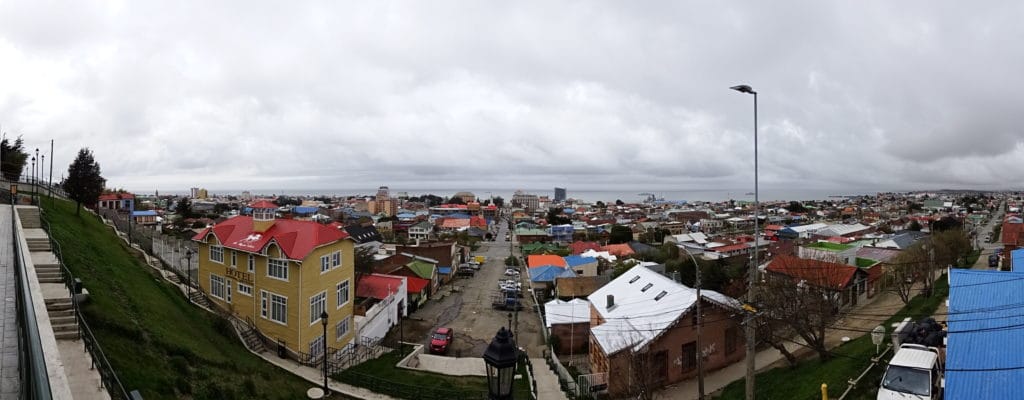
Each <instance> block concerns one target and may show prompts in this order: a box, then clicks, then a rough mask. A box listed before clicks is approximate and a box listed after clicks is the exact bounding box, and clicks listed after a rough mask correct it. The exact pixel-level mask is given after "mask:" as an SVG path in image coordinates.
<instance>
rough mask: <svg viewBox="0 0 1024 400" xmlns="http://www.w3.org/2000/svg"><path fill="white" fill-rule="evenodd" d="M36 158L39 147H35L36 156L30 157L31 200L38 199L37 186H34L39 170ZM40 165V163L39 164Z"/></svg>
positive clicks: (37, 158) (37, 180) (37, 181)
mask: <svg viewBox="0 0 1024 400" xmlns="http://www.w3.org/2000/svg"><path fill="white" fill-rule="evenodd" d="M36 160H39V148H38V147H36V156H35V157H32V200H33V201H36V200H38V199H39V195H38V193H37V192H38V191H39V188H38V187H37V186H36V185H38V183H39V171H38V168H37V167H36V166H37V165H38V164H36ZM40 166H41V165H40Z"/></svg>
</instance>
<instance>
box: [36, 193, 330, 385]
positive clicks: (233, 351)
mask: <svg viewBox="0 0 1024 400" xmlns="http://www.w3.org/2000/svg"><path fill="white" fill-rule="evenodd" d="M42 203H43V209H44V213H45V219H46V220H47V221H49V223H50V224H51V232H52V235H53V236H54V239H56V240H57V241H58V242H59V243H60V246H61V248H62V251H63V254H64V262H65V263H66V264H67V265H68V268H69V269H70V270H71V272H72V273H73V274H74V275H75V277H76V278H79V279H81V280H82V282H83V286H85V288H86V289H88V290H89V293H90V300H89V302H88V303H86V304H85V305H84V306H83V312H84V314H85V315H86V321H87V322H89V324H90V326H91V327H92V330H93V333H94V334H95V336H96V339H97V340H98V341H99V343H100V345H101V346H102V347H103V350H104V352H105V353H106V355H107V358H108V359H109V360H110V363H111V364H112V365H113V367H114V369H115V371H116V372H117V374H118V376H119V378H120V379H121V382H122V384H123V385H124V387H125V389H126V390H128V391H131V390H139V391H140V392H141V393H142V395H143V397H144V398H145V399H146V400H154V399H181V398H186V399H187V398H194V399H249V398H258V399H297V398H304V397H305V391H306V389H307V388H309V387H311V386H312V385H311V384H309V383H308V382H306V381H304V380H301V379H299V378H297V377H295V376H294V375H292V374H290V373H288V372H286V371H284V370H282V369H279V368H277V367H275V366H273V365H270V364H267V363H266V362H264V361H263V360H261V359H260V358H258V357H256V356H254V355H252V354H251V353H249V352H248V351H247V350H246V349H245V347H243V346H242V344H241V342H239V341H238V340H237V339H236V337H235V336H234V333H233V331H231V327H230V324H228V323H227V322H226V321H223V320H220V319H219V318H216V317H214V316H212V315H210V314H209V313H206V312H204V311H201V310H200V309H198V308H196V307H194V306H191V305H190V304H189V303H188V301H187V300H186V299H185V297H184V296H183V295H182V294H181V292H180V291H178V289H177V288H175V287H174V286H173V285H171V284H169V283H167V282H165V281H164V280H162V279H160V278H159V277H158V276H157V275H156V274H155V272H153V271H152V269H151V268H149V267H147V266H146V265H145V263H144V262H143V261H141V260H139V259H137V258H136V257H134V256H133V255H132V253H130V252H129V251H128V248H127V245H126V244H125V243H124V242H123V241H122V240H120V239H118V238H117V236H116V235H115V234H114V232H113V231H112V230H111V228H109V227H107V226H105V225H103V224H102V222H101V221H100V220H99V218H98V217H96V216H95V215H93V214H90V213H87V212H85V211H83V212H82V214H81V216H76V215H75V205H74V203H71V202H66V201H61V200H57V201H56V202H54V204H53V205H52V206H51V204H50V201H49V199H46V200H44V201H43V202H42Z"/></svg>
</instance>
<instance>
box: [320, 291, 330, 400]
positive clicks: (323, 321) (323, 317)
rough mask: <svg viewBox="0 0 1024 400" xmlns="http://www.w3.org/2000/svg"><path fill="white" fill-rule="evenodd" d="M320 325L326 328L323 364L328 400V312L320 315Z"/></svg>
mask: <svg viewBox="0 0 1024 400" xmlns="http://www.w3.org/2000/svg"><path fill="white" fill-rule="evenodd" d="M320 324H321V325H323V327H324V340H323V342H324V354H323V362H324V398H327V394H328V393H330V391H329V390H328V389H327V311H326V310H325V311H322V312H321V313H320Z"/></svg>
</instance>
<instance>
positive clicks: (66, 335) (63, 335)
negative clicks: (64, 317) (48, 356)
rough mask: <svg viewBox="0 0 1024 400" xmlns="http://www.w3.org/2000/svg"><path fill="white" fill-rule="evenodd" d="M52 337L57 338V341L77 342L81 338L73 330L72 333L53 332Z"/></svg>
mask: <svg viewBox="0 0 1024 400" xmlns="http://www.w3.org/2000/svg"><path fill="white" fill-rule="evenodd" d="M53 337H55V338H57V340H78V339H80V338H81V337H80V336H79V335H78V330H77V329H75V330H73V331H61V332H57V331H54V332H53Z"/></svg>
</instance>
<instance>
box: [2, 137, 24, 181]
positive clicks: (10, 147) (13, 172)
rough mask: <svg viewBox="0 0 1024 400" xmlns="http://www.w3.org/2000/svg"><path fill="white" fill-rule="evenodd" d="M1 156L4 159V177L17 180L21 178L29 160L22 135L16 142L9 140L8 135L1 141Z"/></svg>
mask: <svg viewBox="0 0 1024 400" xmlns="http://www.w3.org/2000/svg"><path fill="white" fill-rule="evenodd" d="M0 158H2V161H3V164H2V165H0V171H2V172H3V177H4V179H7V180H9V181H12V182H17V181H18V179H20V178H21V171H23V170H25V162H26V160H28V153H26V152H25V148H24V145H23V142H22V140H21V136H18V138H17V139H15V140H14V143H11V142H10V141H8V140H7V138H6V137H4V139H3V140H2V141H0Z"/></svg>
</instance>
